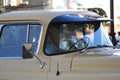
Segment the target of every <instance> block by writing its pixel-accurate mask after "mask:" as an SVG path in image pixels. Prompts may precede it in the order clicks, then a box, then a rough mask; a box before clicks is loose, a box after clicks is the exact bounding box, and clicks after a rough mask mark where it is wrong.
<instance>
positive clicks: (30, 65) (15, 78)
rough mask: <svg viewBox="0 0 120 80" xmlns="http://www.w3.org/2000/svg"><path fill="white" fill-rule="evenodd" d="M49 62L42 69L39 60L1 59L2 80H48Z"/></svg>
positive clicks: (0, 75)
mask: <svg viewBox="0 0 120 80" xmlns="http://www.w3.org/2000/svg"><path fill="white" fill-rule="evenodd" d="M49 61H50V60H46V61H45V63H46V65H45V66H44V67H43V68H42V69H41V68H40V63H39V61H38V60H37V59H35V58H34V59H0V80H46V78H47V73H48V70H49V64H48V63H49Z"/></svg>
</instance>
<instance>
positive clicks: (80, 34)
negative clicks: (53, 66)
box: [45, 22, 112, 54]
mask: <svg viewBox="0 0 120 80" xmlns="http://www.w3.org/2000/svg"><path fill="white" fill-rule="evenodd" d="M98 45H99V46H100V45H105V46H112V43H111V41H110V39H109V37H108V35H107V34H106V33H105V31H104V29H103V26H102V24H100V23H99V22H94V23H93V22H92V23H63V24H52V25H51V26H50V27H49V30H48V36H47V43H46V45H45V52H46V54H58V53H64V52H68V51H69V52H70V51H76V50H82V49H85V48H86V47H93V46H98ZM105 46H104V47H105Z"/></svg>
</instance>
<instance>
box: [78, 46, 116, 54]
mask: <svg viewBox="0 0 120 80" xmlns="http://www.w3.org/2000/svg"><path fill="white" fill-rule="evenodd" d="M102 47H112V48H115V47H114V46H109V45H96V46H89V47H86V48H84V49H82V50H81V51H80V52H81V53H83V52H84V51H86V50H88V49H92V48H102Z"/></svg>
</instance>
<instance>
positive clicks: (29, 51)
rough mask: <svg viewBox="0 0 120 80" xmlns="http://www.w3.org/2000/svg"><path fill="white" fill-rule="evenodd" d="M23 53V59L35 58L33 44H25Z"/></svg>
mask: <svg viewBox="0 0 120 80" xmlns="http://www.w3.org/2000/svg"><path fill="white" fill-rule="evenodd" d="M22 51H23V53H22V58H23V59H30V58H33V56H34V55H33V54H34V48H33V45H32V44H31V43H25V44H23V48H22Z"/></svg>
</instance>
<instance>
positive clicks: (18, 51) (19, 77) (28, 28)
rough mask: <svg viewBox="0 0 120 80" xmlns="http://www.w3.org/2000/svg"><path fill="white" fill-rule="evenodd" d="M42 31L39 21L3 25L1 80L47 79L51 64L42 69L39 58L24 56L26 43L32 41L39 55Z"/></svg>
mask: <svg viewBox="0 0 120 80" xmlns="http://www.w3.org/2000/svg"><path fill="white" fill-rule="evenodd" d="M41 32H42V26H41V25H40V24H38V23H15V24H14V23H12V24H11V23H10V24H5V25H3V26H2V27H1V30H0V80H40V79H41V80H46V78H47V72H48V70H49V67H48V66H49V65H46V66H44V68H42V69H41V67H40V61H39V60H38V59H37V58H35V57H34V58H31V59H23V57H22V56H23V55H22V53H23V52H22V47H23V44H24V43H32V44H33V46H34V54H35V55H38V53H39V52H38V51H39V45H40V40H41V39H40V38H41V34H42V33H41ZM44 61H45V62H46V63H49V61H50V60H49V58H47V59H45V60H44Z"/></svg>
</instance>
